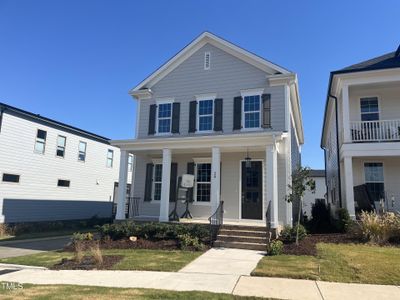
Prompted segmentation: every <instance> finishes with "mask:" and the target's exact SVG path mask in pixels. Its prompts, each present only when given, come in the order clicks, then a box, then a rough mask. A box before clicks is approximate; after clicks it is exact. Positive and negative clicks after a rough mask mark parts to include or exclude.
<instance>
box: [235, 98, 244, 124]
mask: <svg viewBox="0 0 400 300" xmlns="http://www.w3.org/2000/svg"><path fill="white" fill-rule="evenodd" d="M242 100H243V98H242V97H240V96H239V97H235V98H233V130H240V129H242Z"/></svg>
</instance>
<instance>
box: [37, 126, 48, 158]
mask: <svg viewBox="0 0 400 300" xmlns="http://www.w3.org/2000/svg"><path fill="white" fill-rule="evenodd" d="M46 137H47V131H45V130H41V129H38V131H37V133H36V141H35V152H37V153H41V154H43V153H44V149H45V146H46Z"/></svg>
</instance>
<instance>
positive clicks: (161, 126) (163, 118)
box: [157, 102, 172, 133]
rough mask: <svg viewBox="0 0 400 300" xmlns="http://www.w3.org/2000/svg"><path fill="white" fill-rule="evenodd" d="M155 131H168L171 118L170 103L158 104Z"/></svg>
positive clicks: (169, 130)
mask: <svg viewBox="0 0 400 300" xmlns="http://www.w3.org/2000/svg"><path fill="white" fill-rule="evenodd" d="M157 108H158V112H157V133H170V132H171V120H172V103H170V102H169V103H160V104H158V107H157Z"/></svg>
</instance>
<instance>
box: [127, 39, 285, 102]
mask: <svg viewBox="0 0 400 300" xmlns="http://www.w3.org/2000/svg"><path fill="white" fill-rule="evenodd" d="M207 43H209V44H211V45H213V46H215V47H217V48H220V49H222V50H223V51H226V52H228V53H230V54H232V55H233V56H235V57H238V58H239V59H241V60H243V61H245V62H247V63H249V64H251V65H253V66H255V67H257V68H259V69H261V70H263V71H265V72H268V73H271V74H291V73H292V72H290V71H289V70H287V69H285V68H283V67H281V66H278V65H277V64H274V63H272V62H270V61H268V60H266V59H264V58H262V57H260V56H258V55H256V54H254V53H251V52H249V51H247V50H245V49H243V48H241V47H239V46H237V45H234V44H232V43H231V42H228V41H226V40H224V39H222V38H220V37H218V36H216V35H214V34H212V33H210V32H208V31H205V32H203V33H202V34H200V35H199V36H198V37H197V38H195V39H194V40H193V41H192V42H190V43H189V44H188V45H187V46H185V47H184V48H183V49H182V50H180V51H179V52H178V53H177V54H176V55H175V56H173V57H172V58H171V59H170V60H168V61H167V62H166V63H165V64H163V65H162V66H161V67H159V68H158V69H157V70H156V71H155V72H153V73H152V74H150V75H149V76H148V77H147V78H146V79H144V80H143V81H142V82H140V83H139V84H138V85H137V86H135V87H134V88H132V89H131V90H130V91H129V93H130V94H132V93H134V92H138V91H140V90H143V89H148V88H151V86H153V85H154V84H155V83H156V82H158V81H159V80H161V79H162V78H164V77H165V76H166V75H167V74H169V73H170V72H171V71H172V70H174V69H175V68H176V67H177V66H179V65H180V64H181V63H182V62H183V61H185V60H186V59H187V58H188V57H190V56H191V55H192V54H193V53H194V52H196V51H197V50H198V49H200V48H201V47H203V46H204V45H205V44H207Z"/></svg>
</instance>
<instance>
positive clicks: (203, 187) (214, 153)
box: [114, 133, 292, 228]
mask: <svg viewBox="0 0 400 300" xmlns="http://www.w3.org/2000/svg"><path fill="white" fill-rule="evenodd" d="M114 144H115V145H117V146H120V148H121V165H120V183H121V182H122V184H120V186H122V187H123V186H124V184H123V183H124V181H125V182H126V176H125V172H126V159H125V158H126V157H127V156H128V154H129V153H132V154H134V155H135V167H134V176H133V178H132V186H133V188H132V194H131V195H130V196H131V197H135V198H136V199H139V200H138V214H137V215H135V216H134V219H137V220H148V221H150V220H152V221H154V220H158V221H161V222H168V221H169V220H170V218H169V216H170V213H171V212H172V211H173V210H174V207H175V205H176V211H177V213H178V216H179V217H181V216H182V215H183V214H184V211H185V203H182V202H181V201H178V202H176V203H175V199H176V196H177V195H176V192H175V189H176V186H177V178H179V176H181V175H183V174H193V175H194V176H195V185H194V188H193V190H192V191H191V192H189V194H190V196H189V197H190V199H191V200H192V202H191V203H190V204H189V211H190V213H191V215H192V216H193V218H192V219H185V218H181V219H180V221H181V222H191V223H209V220H208V218H209V217H210V216H211V215H212V214H213V213H214V212H215V211H216V210H217V208H218V206H219V204H220V202H221V201H223V202H224V210H223V219H224V224H232V225H243V226H265V225H266V224H267V223H269V224H270V226H271V228H278V226H279V225H285V224H291V220H292V212H291V205H290V204H288V203H287V202H286V201H285V200H284V199H285V195H286V188H287V173H288V170H287V169H286V168H287V164H286V163H285V160H286V153H285V146H286V144H285V139H284V134H282V133H281V134H280V135H275V134H274V135H271V134H265V133H262V134H260V133H254V134H253V133H248V134H246V135H239V134H236V135H232V136H218V137H216V136H205V137H204V136H203V137H200V136H199V137H188V138H173V137H169V138H152V139H144V140H132V141H128V142H127V141H124V142H114ZM245 145H249V146H245ZM250 145H251V146H250ZM249 158H250V162H248V163H247V164H246V160H247V161H248V160H249ZM124 194H125V195H126V191H124V190H123V189H122V188H121V189H120V191H119V193H118V196H119V197H118V206H117V215H116V219H118V220H123V219H125V212H124V209H123V208H124V206H125V204H124V203H125V200H126V197H125V195H124ZM268 206H269V207H270V210H269V211H270V213H269V214H268V215H267V207H268Z"/></svg>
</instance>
